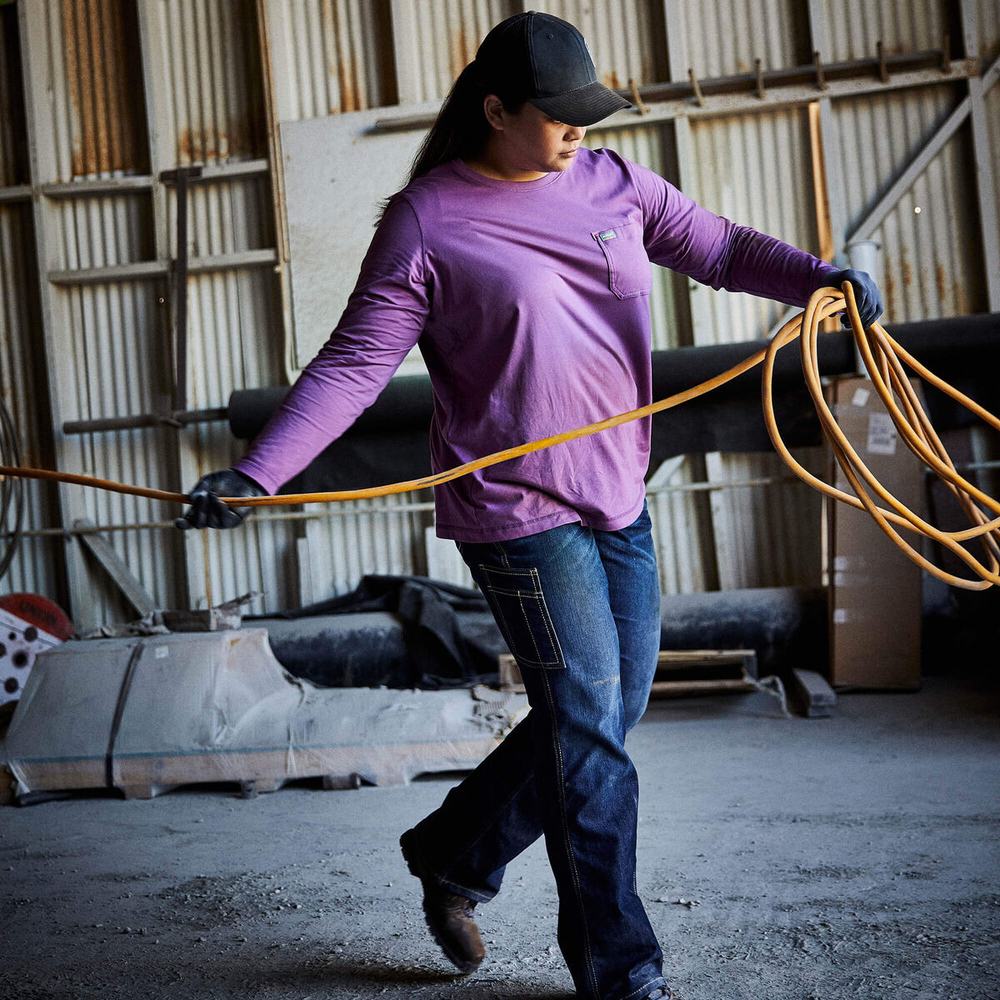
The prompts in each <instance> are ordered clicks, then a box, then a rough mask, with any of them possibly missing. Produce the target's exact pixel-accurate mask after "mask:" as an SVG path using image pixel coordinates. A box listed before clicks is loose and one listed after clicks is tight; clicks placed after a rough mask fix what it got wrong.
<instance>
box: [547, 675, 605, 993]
mask: <svg viewBox="0 0 1000 1000" xmlns="http://www.w3.org/2000/svg"><path fill="white" fill-rule="evenodd" d="M543 677H544V681H545V697H546V700H547V701H548V703H549V713H550V715H551V717H552V746H553V748H554V750H555V752H556V764H557V766H558V768H559V819H560V822H561V824H562V828H563V836H564V838H565V840H566V855H567V861H568V862H569V870H570V877H571V878H572V879H573V885H574V887H575V889H576V899H577V904H578V905H579V907H580V917H581V923H582V924H583V944H584V948H585V949H586V952H587V969H588V971H589V973H590V983H591V988H592V989H593V991H594V996H595V997H597V996H599V995H600V990H599V989H598V986H597V973H596V972H595V970H594V956H593V953H592V952H591V949H590V931H589V929H588V927H587V911H586V909H585V908H584V905H583V887H582V886H581V885H580V874H579V872H578V871H577V868H576V857H575V855H574V854H573V845H572V843H571V842H570V837H569V822H568V820H567V818H566V788H565V768H564V766H563V755H562V747H561V746H560V744H559V727H558V724H557V722H556V716H555V704H554V701H553V698H552V687H551V685H550V684H549V678H548V675H547V674H543Z"/></svg>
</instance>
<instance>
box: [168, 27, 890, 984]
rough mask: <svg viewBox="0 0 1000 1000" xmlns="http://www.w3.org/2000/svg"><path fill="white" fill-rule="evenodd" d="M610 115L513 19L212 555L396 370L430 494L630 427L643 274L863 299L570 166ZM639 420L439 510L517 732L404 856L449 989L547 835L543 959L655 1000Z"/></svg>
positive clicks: (191, 519)
mask: <svg viewBox="0 0 1000 1000" xmlns="http://www.w3.org/2000/svg"><path fill="white" fill-rule="evenodd" d="M626 107H630V105H629V103H628V102H627V101H625V100H624V99H622V98H621V97H620V96H619V95H618V94H616V93H615V92H614V91H611V90H609V89H607V88H605V87H603V86H602V85H601V84H600V83H598V82H597V77H596V73H595V70H594V65H593V62H592V61H591V58H590V55H589V53H588V51H587V48H586V44H585V42H584V40H583V37H582V36H581V35H580V33H579V32H578V31H577V30H576V28H574V27H573V26H572V25H571V24H568V23H567V22H565V21H562V20H560V19H559V18H556V17H552V16H549V15H547V14H540V13H535V12H528V13H523V14H517V15H515V16H514V17H511V18H508V19H507V20H505V21H503V22H501V23H500V24H498V25H497V26H496V27H495V28H494V29H493V30H492V31H490V33H489V34H488V35H487V36H486V38H485V39H484V41H483V43H482V45H481V46H480V48H479V50H478V52H477V55H476V58H475V60H474V61H473V62H472V63H471V64H470V65H469V66H467V67H466V69H465V70H463V72H462V74H461V75H460V76H459V78H458V80H457V81H456V82H455V84H454V86H453V88H452V91H451V93H450V94H449V96H448V98H447V100H446V101H445V103H444V105H443V106H442V109H441V112H440V114H439V116H438V118H437V121H436V122H435V124H434V126H433V127H432V128H431V130H430V133H429V134H428V137H427V139H426V141H425V143H424V145H423V147H422V149H421V151H420V153H419V154H418V156H417V159H416V161H415V164H414V168H413V171H412V174H411V178H410V180H409V182H408V184H407V185H406V187H404V188H403V189H402V190H401V191H399V192H397V193H396V194H395V195H393V196H392V197H391V198H390V199H389V200H388V202H387V203H386V208H385V211H384V214H383V216H382V218H381V220H380V221H379V224H378V226H377V230H376V233H375V236H374V239H373V241H372V244H371V247H370V249H369V250H368V253H367V255H366V257H365V260H364V263H363V264H362V267H361V272H360V275H359V278H358V282H357V285H356V287H355V289H354V291H353V293H352V295H351V297H350V300H349V302H348V305H347V308H346V310H345V312H344V314H343V316H342V318H341V320H340V323H339V324H338V326H337V328H336V330H334V332H333V334H332V336H331V337H330V339H329V341H328V342H327V343H326V345H325V346H324V347H323V348H322V349H321V351H320V352H319V354H318V355H317V356H316V358H314V359H313V361H311V362H310V364H309V365H308V366H307V367H306V368H305V370H304V371H303V372H302V374H301V375H300V377H299V379H298V380H297V381H296V383H295V385H294V386H293V388H292V389H291V391H290V392H289V394H288V396H287V398H286V399H285V401H284V402H283V404H282V406H281V407H280V409H279V410H278V411H277V412H276V413H275V415H274V416H273V417H272V419H271V420H270V422H269V423H268V425H267V426H266V427H265V429H264V430H263V431H262V432H261V434H260V435H259V436H258V437H257V438H256V439H255V441H254V442H253V444H252V446H251V448H250V449H249V451H248V452H247V454H246V455H245V456H244V457H243V458H242V459H241V460H240V461H239V462H237V463H236V465H235V466H234V467H233V468H232V469H227V470H223V471H221V472H216V473H213V474H211V475H209V476H206V477H205V478H203V479H202V480H200V481H199V483H198V484H197V485H196V487H195V488H194V490H193V491H192V493H191V507H190V508H189V509H188V511H187V512H186V514H185V517H184V518H183V519H181V522H180V523H181V524H182V525H185V526H186V525H191V526H194V527H205V526H206V525H207V526H211V527H230V526H232V525H235V524H238V523H240V522H241V521H242V518H243V514H244V513H245V512H246V510H248V509H249V508H244V510H243V511H239V510H233V509H229V508H227V507H226V506H225V505H223V504H221V502H220V501H219V500H218V497H219V496H253V495H259V494H262V493H264V492H267V493H274V492H276V491H277V489H278V488H280V486H281V485H282V484H283V483H284V482H286V481H287V480H288V479H290V478H291V477H292V476H294V475H295V474H296V473H297V472H298V471H299V470H301V469H302V468H303V467H305V466H306V465H307V464H308V463H309V462H310V461H311V460H312V458H313V457H314V456H315V455H316V454H318V453H319V452H320V451H321V450H322V449H323V448H324V447H326V445H327V444H328V443H329V442H330V441H332V440H334V439H335V438H336V437H338V436H339V435H340V434H342V433H343V432H344V431H345V430H346V429H347V428H348V427H349V426H350V424H351V423H352V422H353V421H354V420H355V418H356V417H357V416H358V415H359V414H360V413H361V412H362V410H364V409H365V408H366V407H367V406H368V405H370V404H371V403H372V402H373V401H374V400H375V398H376V397H377V396H378V394H379V392H380V391H381V390H382V388H383V387H384V386H385V384H386V382H387V381H388V380H389V378H390V377H391V376H392V373H393V372H394V371H395V370H396V368H398V366H399V365H400V363H401V362H402V361H403V359H404V358H405V357H406V355H407V353H408V352H409V351H410V349H411V348H412V347H413V345H414V344H419V346H420V350H421V352H422V354H423V357H424V358H425V360H426V364H427V369H428V372H429V374H430V378H431V382H432V385H433V390H434V415H433V419H432V423H431V429H430V447H431V457H432V466H433V469H434V470H435V471H440V470H443V469H448V468H451V467H453V466H456V465H459V464H461V463H463V462H467V461H470V460H471V459H474V458H478V457H480V456H481V455H484V454H488V453H490V452H493V451H497V450H499V449H501V448H504V447H508V446H512V445H516V444H520V443H522V442H524V441H530V440H535V439H537V438H540V437H545V436H548V435H550V434H553V433H555V432H558V431H564V430H568V429H570V428H573V427H578V426H580V425H582V424H588V423H591V422H593V421H596V420H599V419H601V418H603V417H608V416H612V415H613V414H616V413H620V412H622V411H625V410H631V409H633V408H635V407H638V406H642V405H644V404H646V403H649V402H651V363H650V315H649V305H648V294H649V291H650V287H651V273H650V267H649V262H650V261H653V262H655V263H657V264H660V265H663V266H665V267H670V268H673V269H675V270H678V271H681V272H683V273H684V274H687V275H690V276H692V277H693V278H695V279H697V280H698V281H701V282H703V283H705V284H708V285H711V286H712V287H713V288H728V289H732V290H739V291H748V292H752V293H755V294H758V295H763V296H767V297H770V298H775V299H779V300H781V301H783V302H787V303H791V304H795V305H803V304H804V303H805V302H806V300H807V299H808V297H809V295H810V294H811V293H812V292H813V291H814V290H815V289H816V288H817V287H820V286H823V285H834V286H839V284H840V282H841V281H843V280H850V281H852V283H853V284H854V287H855V289H856V291H857V293H858V301H859V303H861V307H862V314H863V317H864V319H865V322H866V323H871V322H872V321H873V320H874V319H875V318H876V317H877V316H878V314H879V313H880V312H881V308H880V304H879V301H878V291H877V289H876V288H875V286H874V284H873V283H872V282H871V280H870V279H869V278H868V276H867V275H865V274H863V273H860V272H855V271H843V272H842V271H838V270H837V269H836V268H834V267H832V266H831V265H829V264H825V263H823V262H822V261H820V260H817V259H816V258H815V257H813V256H811V255H810V254H807V253H805V252H803V251H801V250H797V249H795V248H794V247H791V246H789V245H788V244H785V243H782V242H781V241H780V240H777V239H775V238H773V237H770V236H766V235H764V234H762V233H759V232H757V231H755V230H753V229H750V228H748V227H746V226H738V225H734V224H733V223H732V222H730V221H729V220H727V219H724V218H720V217H718V216H716V215H713V214H712V213H710V212H708V211H706V210H704V209H702V208H700V207H699V206H697V205H696V204H695V203H694V202H692V201H691V200H690V199H688V198H687V197H685V196H684V195H683V194H681V193H680V191H678V190H677V189H676V188H675V187H673V186H672V185H671V184H669V183H668V182H667V181H665V180H664V179H663V178H662V177H660V176H658V175H657V174H656V173H654V172H653V171H651V170H648V169H647V168H645V167H642V166H639V165H638V164H635V163H632V162H630V161H628V160H626V159H624V158H623V157H621V156H619V155H618V154H617V153H615V152H614V151H612V150H610V149H601V150H597V151H596V152H595V151H591V150H589V149H587V148H585V147H583V146H581V142H582V140H583V137H584V134H585V132H586V127H587V126H588V125H591V124H593V123H594V122H597V121H599V120H600V119H602V118H605V117H607V116H608V115H609V114H611V113H612V112H614V111H617V110H620V109H622V108H626ZM649 437H650V420H649V418H646V419H643V420H641V421H633V422H631V423H627V424H623V425H621V426H618V427H615V428H613V429H611V430H608V431H604V432H602V433H600V434H597V435H592V436H589V437H585V438H581V439H577V440H574V441H571V442H566V443H564V444H561V445H559V446H557V447H555V448H551V449H546V450H544V451H540V452H535V453H532V454H530V455H525V456H523V457H521V458H518V459H516V460H512V461H507V462H503V463H501V464H499V465H494V466H491V467H489V468H486V469H482V470H480V471H478V472H476V473H473V474H471V475H468V476H465V477H462V478H460V479H457V480H454V481H452V482H450V483H448V484H446V485H444V486H442V487H436V488H435V505H436V514H437V517H436V525H437V534H438V536H440V537H443V538H451V539H454V540H455V542H456V544H457V546H458V548H459V551H460V552H461V554H462V557H463V559H464V560H465V562H466V563H467V564H468V566H469V569H470V571H471V573H472V576H473V577H474V579H475V580H476V582H477V584H478V585H479V587H480V588H481V590H482V592H483V594H484V595H485V597H486V599H487V601H488V602H489V605H490V607H491V609H492V611H493V614H494V617H495V618H496V622H497V625H498V627H499V628H500V631H501V632H502V634H503V636H504V639H505V640H506V642H507V645H508V646H509V647H510V649H511V651H512V652H513V654H514V655H515V657H516V658H517V661H518V663H519V665H520V667H521V673H522V676H523V678H524V684H525V689H526V691H527V695H528V700H529V702H530V705H531V711H530V713H529V715H528V717H527V718H526V719H525V720H524V721H523V722H522V723H521V724H519V725H518V726H516V727H515V728H514V730H513V731H512V732H511V734H510V735H509V736H508V737H507V738H506V739H505V740H504V742H503V743H502V744H501V745H500V746H499V747H498V748H497V749H496V750H495V751H494V752H493V753H492V754H490V756H489V757H487V758H486V759H485V760H484V761H483V762H482V764H480V766H479V767H478V768H477V769H476V770H475V771H474V772H473V773H472V774H470V775H469V776H468V777H467V778H466V779H465V780H464V781H463V782H462V783H461V784H459V785H458V786H456V787H455V788H453V789H452V790H451V791H450V792H449V793H448V795H447V796H446V797H445V800H444V802H443V804H442V805H441V806H440V808H439V809H437V810H436V811H435V812H433V813H431V815H429V816H427V817H426V818H425V819H423V820H422V821H421V822H419V823H418V824H417V825H416V826H415V827H414V828H413V829H411V830H408V831H406V832H405V833H404V834H403V836H402V838H401V846H402V849H403V853H404V857H405V859H406V861H407V863H408V865H409V868H410V870H411V872H412V873H413V874H414V875H416V876H418V877H419V878H420V880H421V882H422V886H423V892H424V911H425V915H426V918H427V923H428V925H429V927H430V929H431V931H432V933H433V935H434V937H435V939H436V940H437V941H438V943H439V944H440V946H441V947H442V948H443V950H444V952H445V954H446V955H447V956H448V957H449V958H450V959H451V960H452V961H453V962H454V963H455V964H456V965H457V966H458V967H459V968H460V969H462V970H463V971H471V970H472V969H474V968H475V967H476V966H477V965H478V964H479V963H480V962H481V961H482V958H483V956H484V948H483V944H482V940H481V938H480V935H479V932H478V929H477V927H476V923H475V920H474V907H475V906H476V904H477V903H478V902H483V901H486V900H489V899H492V898H493V896H494V895H496V893H497V891H498V890H499V888H500V884H501V880H502V878H503V873H504V866H505V865H506V864H507V862H509V861H510V860H511V859H512V858H514V857H516V856H517V855H518V854H519V853H520V852H521V851H523V850H524V849H525V848H526V847H527V846H528V845H529V844H531V843H532V842H533V841H534V840H535V839H536V838H537V837H539V836H541V835H544V837H545V845H546V849H547V851H548V856H549V860H550V862H551V865H552V869H553V872H554V874H555V878H556V883H557V886H558V892H559V919H558V939H559V944H560V947H561V949H562V953H563V955H564V957H565V959H566V962H567V964H568V966H569V969H570V972H571V974H572V977H573V980H574V983H575V984H576V988H577V990H578V993H579V995H580V996H581V997H587V998H590V1000H652V998H654V997H670V996H672V995H674V994H672V993H671V990H670V988H669V986H668V985H667V982H666V980H665V979H664V977H663V975H662V969H661V964H662V954H661V951H660V948H659V946H658V944H657V941H656V937H655V935H654V933H653V929H652V927H651V926H650V923H649V920H648V919H647V916H646V913H645V911H644V909H643V905H642V902H641V901H640V899H639V896H638V894H637V891H636V872H635V863H636V859H635V855H636V813H637V804H638V784H637V778H636V772H635V768H634V767H633V764H632V761H631V760H630V759H629V756H628V754H627V752H626V750H625V745H624V744H625V734H626V732H627V731H628V730H629V729H631V728H632V726H634V725H635V724H636V722H637V721H638V720H639V718H640V716H641V715H642V714H643V711H644V709H645V707H646V701H647V698H648V694H649V688H650V683H651V681H652V676H653V672H654V669H655V667H656V660H657V652H658V650H659V640H660V594H659V586H658V576H657V567H656V559H655V556H654V552H653V545H652V541H651V537H650V521H649V515H648V513H647V508H646V501H645V489H644V475H645V473H646V471H647V464H648V458H649Z"/></svg>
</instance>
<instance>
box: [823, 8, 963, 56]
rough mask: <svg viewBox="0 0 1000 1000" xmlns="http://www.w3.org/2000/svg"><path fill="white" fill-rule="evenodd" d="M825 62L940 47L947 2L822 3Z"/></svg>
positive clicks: (945, 24) (945, 25) (944, 28)
mask: <svg viewBox="0 0 1000 1000" xmlns="http://www.w3.org/2000/svg"><path fill="white" fill-rule="evenodd" d="M823 9H824V12H825V15H826V23H827V32H828V39H829V45H830V51H829V52H828V53H827V52H824V53H823V58H824V59H825V60H827V61H828V62H840V61H843V60H847V59H865V58H870V57H872V56H874V55H875V52H876V46H877V43H878V42H879V41H880V40H881V42H882V46H883V51H884V52H885V54H886V55H891V54H893V53H897V52H919V51H921V50H924V49H937V48H940V47H941V40H942V37H943V35H944V33H945V31H946V30H947V26H948V13H947V3H946V0H880V2H878V3H872V0H825V3H823Z"/></svg>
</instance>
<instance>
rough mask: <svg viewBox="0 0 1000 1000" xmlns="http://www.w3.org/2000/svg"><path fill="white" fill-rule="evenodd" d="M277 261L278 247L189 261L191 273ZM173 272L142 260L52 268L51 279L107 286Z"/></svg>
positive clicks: (161, 262) (163, 264)
mask: <svg viewBox="0 0 1000 1000" xmlns="http://www.w3.org/2000/svg"><path fill="white" fill-rule="evenodd" d="M277 263H278V255H277V254H276V253H275V251H274V250H268V249H265V250H240V251H238V252H237V253H220V254H215V255H214V256H212V257H192V258H191V259H190V260H189V261H188V266H187V271H188V274H208V273H210V272H212V271H235V270H238V269H240V268H246V267H275V266H276V265H277ZM169 273H170V262H169V261H164V260H140V261H136V262H135V263H132V264H114V265H112V266H111V267H82V268H78V269H76V270H71V271H50V272H49V274H48V278H49V281H51V282H52V283H53V284H55V285H63V286H65V285H104V284H107V283H109V282H115V281H146V280H148V279H150V278H165V277H166V276H167V275H168V274H169Z"/></svg>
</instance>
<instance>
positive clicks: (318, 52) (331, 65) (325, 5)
mask: <svg viewBox="0 0 1000 1000" xmlns="http://www.w3.org/2000/svg"><path fill="white" fill-rule="evenodd" d="M266 12H267V20H268V27H269V31H270V34H271V45H272V50H273V51H274V52H280V53H282V56H281V58H280V60H278V63H277V65H276V66H275V69H276V70H278V71H279V72H280V75H281V79H280V86H278V87H276V92H277V95H278V98H279V99H278V108H277V113H278V118H279V119H280V120H281V121H299V120H301V119H303V118H315V117H318V116H320V115H332V114H337V113H338V112H342V111H361V110H363V109H365V108H373V107H379V106H381V105H385V104H393V103H395V100H396V96H395V94H396V87H395V80H394V74H393V64H392V44H391V38H392V27H391V18H390V13H389V3H388V0H268V3H267V7H266ZM275 83H276V84H277V83H278V79H277V77H276V79H275Z"/></svg>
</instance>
